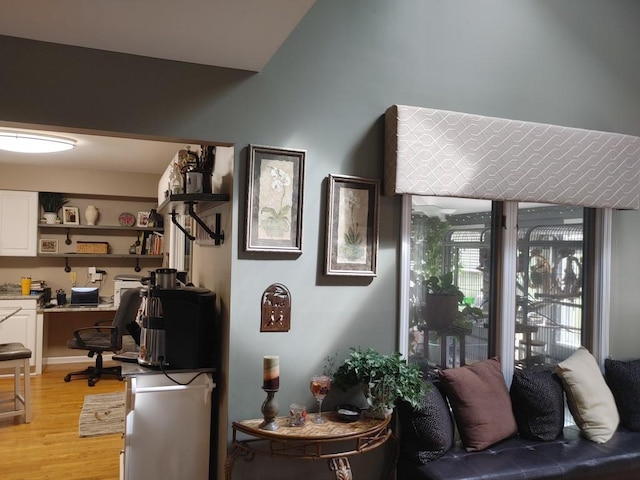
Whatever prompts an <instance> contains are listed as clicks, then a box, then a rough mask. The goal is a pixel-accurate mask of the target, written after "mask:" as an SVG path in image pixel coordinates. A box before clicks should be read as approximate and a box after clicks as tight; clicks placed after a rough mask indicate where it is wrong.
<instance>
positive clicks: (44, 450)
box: [0, 362, 125, 480]
mask: <svg viewBox="0 0 640 480" xmlns="http://www.w3.org/2000/svg"><path fill="white" fill-rule="evenodd" d="M106 363H107V362H105V364H106ZM82 368H84V365H82V364H73V365H54V366H50V367H47V368H46V370H45V372H44V373H43V374H42V375H35V376H33V375H32V376H31V397H32V398H31V408H32V415H31V423H29V424H24V423H22V419H21V418H19V417H15V418H3V419H0V478H1V479H3V480H23V479H25V480H26V479H29V480H58V479H60V480H117V479H118V476H119V461H120V460H119V453H120V450H121V449H122V448H123V445H124V441H123V439H122V437H121V436H120V435H103V436H99V437H88V438H80V437H79V436H78V418H79V417H80V410H82V404H83V402H84V396H85V395H91V394H98V393H111V392H120V391H123V390H124V388H125V384H124V382H119V381H118V380H116V379H114V378H113V377H107V378H105V379H103V380H100V381H99V382H98V383H97V384H96V386H95V387H89V386H88V385H87V381H86V380H82V379H80V378H79V377H76V378H77V379H74V380H72V381H71V382H69V383H66V382H64V381H63V377H64V375H65V374H66V373H68V372H71V371H75V370H81V369H82ZM2 373H4V371H3V372H2ZM12 391H13V377H2V378H0V398H10V396H11V393H9V395H7V393H6V392H12ZM0 408H1V409H6V408H5V406H0Z"/></svg>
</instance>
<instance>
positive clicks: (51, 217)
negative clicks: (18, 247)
mask: <svg viewBox="0 0 640 480" xmlns="http://www.w3.org/2000/svg"><path fill="white" fill-rule="evenodd" d="M43 216H44V220H45V222H46V223H47V224H48V225H53V224H55V223H56V219H57V218H58V214H57V213H56V212H44V214H43Z"/></svg>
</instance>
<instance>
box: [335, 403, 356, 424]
mask: <svg viewBox="0 0 640 480" xmlns="http://www.w3.org/2000/svg"><path fill="white" fill-rule="evenodd" d="M335 412H336V416H337V417H338V418H339V419H340V420H342V421H343V422H355V421H356V420H358V419H359V418H360V409H359V408H358V407H356V406H355V405H349V404H343V405H337V406H336V409H335Z"/></svg>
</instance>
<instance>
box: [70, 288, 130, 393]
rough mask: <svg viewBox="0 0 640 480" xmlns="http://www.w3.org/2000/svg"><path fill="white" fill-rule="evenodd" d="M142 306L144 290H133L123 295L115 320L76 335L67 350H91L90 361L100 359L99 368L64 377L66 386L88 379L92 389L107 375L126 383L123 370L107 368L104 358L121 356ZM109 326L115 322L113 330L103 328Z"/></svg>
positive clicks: (111, 327)
mask: <svg viewBox="0 0 640 480" xmlns="http://www.w3.org/2000/svg"><path fill="white" fill-rule="evenodd" d="M140 302H141V298H140V289H138V288H132V289H129V290H127V291H125V292H124V293H123V294H122V298H121V299H120V305H119V306H118V309H117V310H116V313H115V316H114V317H113V320H101V321H99V322H96V323H95V326H93V327H83V328H79V329H78V330H75V331H74V332H73V335H74V337H75V338H73V339H71V340H69V341H68V342H67V348H71V349H75V350H88V351H89V353H88V354H87V356H88V357H91V358H93V356H94V355H97V356H96V364H95V366H90V367H88V368H86V369H84V370H81V371H78V372H71V373H69V374H67V375H66V376H65V377H64V381H65V382H70V381H71V377H73V376H75V375H81V376H83V377H88V378H87V381H88V383H89V386H90V387H93V386H94V385H95V384H96V381H97V380H98V379H99V378H101V377H102V376H103V375H114V376H115V377H116V378H117V379H118V380H122V367H120V366H117V367H104V366H103V365H102V354H103V353H104V352H113V353H117V352H118V351H120V350H121V349H122V335H123V334H124V333H126V332H127V325H128V324H130V323H132V322H134V323H135V319H136V314H137V312H138V308H139V307H140ZM108 322H111V325H110V326H101V325H102V324H104V323H108Z"/></svg>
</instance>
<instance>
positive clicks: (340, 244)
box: [325, 175, 380, 277]
mask: <svg viewBox="0 0 640 480" xmlns="http://www.w3.org/2000/svg"><path fill="white" fill-rule="evenodd" d="M379 201H380V182H379V181H378V180H373V179H367V178H361V177H353V176H347V175H329V178H328V188H327V226H326V228H327V235H326V237H327V238H326V252H325V275H343V276H358V277H375V276H376V275H377V261H378V205H379Z"/></svg>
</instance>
